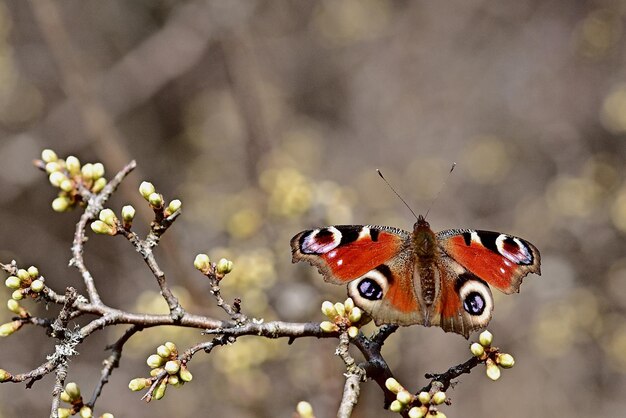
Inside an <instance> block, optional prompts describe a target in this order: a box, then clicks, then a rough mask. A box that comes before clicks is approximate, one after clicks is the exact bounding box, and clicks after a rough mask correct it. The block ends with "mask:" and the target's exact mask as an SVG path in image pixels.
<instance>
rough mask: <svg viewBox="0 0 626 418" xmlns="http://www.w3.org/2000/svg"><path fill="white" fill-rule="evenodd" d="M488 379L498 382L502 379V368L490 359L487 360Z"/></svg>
mask: <svg viewBox="0 0 626 418" xmlns="http://www.w3.org/2000/svg"><path fill="white" fill-rule="evenodd" d="M486 373H487V377H488V378H489V379H491V380H498V379H499V378H500V373H501V372H500V368H499V367H498V365H497V364H495V363H494V362H493V361H491V360H490V359H489V360H487V370H486Z"/></svg>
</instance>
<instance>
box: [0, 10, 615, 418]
mask: <svg viewBox="0 0 626 418" xmlns="http://www.w3.org/2000/svg"><path fill="white" fill-rule="evenodd" d="M625 19H626V2H624V1H602V0H589V1H577V2H567V4H565V3H564V2H560V1H539V0H518V1H506V2H502V1H493V0H458V1H450V2H426V1H420V2H418V1H400V0H397V1H395V0H343V1H331V0H326V1H282V0H278V1H267V0H265V1H263V0H259V1H255V0H246V1H239V0H238V1H234V0H231V1H220V0H215V1H194V0H188V1H174V0H160V1H141V0H137V1H133V2H128V1H121V0H116V1H113V0H111V1H107V2H102V1H96V0H71V1H70V0H68V1H58V2H54V3H53V2H50V1H47V0H46V1H43V0H41V1H32V2H24V1H2V2H0V132H1V139H0V165H1V167H2V168H1V169H0V191H1V193H0V216H1V217H2V218H1V219H2V222H0V260H1V261H2V262H5V263H6V262H9V261H10V260H12V259H15V260H17V262H18V264H19V265H20V266H26V267H27V266H29V265H31V264H35V265H36V266H38V267H39V270H40V272H41V273H42V274H43V275H44V276H45V277H46V280H47V283H48V284H49V285H51V286H52V287H53V288H55V289H56V290H57V291H59V292H62V289H64V287H65V286H67V285H69V284H71V285H74V286H77V287H78V288H79V289H81V290H82V289H83V287H82V281H81V280H80V277H79V275H78V272H77V271H76V270H75V269H70V268H68V267H67V263H68V260H69V258H70V255H69V249H70V245H71V240H72V236H73V229H74V224H75V223H76V221H77V220H78V217H79V212H78V211H73V212H68V213H62V214H58V213H55V212H53V211H52V209H51V207H50V203H51V201H52V199H54V197H55V196H56V192H55V190H54V189H53V188H52V187H51V186H50V185H49V184H48V182H47V179H46V178H45V176H44V175H43V174H42V173H41V172H39V171H38V170H36V169H35V168H34V167H33V166H32V164H31V161H32V159H34V158H38V157H39V155H40V153H41V150H42V149H43V148H52V149H54V150H56V151H57V153H59V155H60V156H61V157H65V156H67V155H75V156H77V157H78V158H79V159H80V160H81V162H96V161H102V162H103V163H104V164H105V166H106V168H107V174H106V176H107V177H108V178H110V177H111V176H112V175H113V174H114V173H115V172H116V171H117V170H119V169H120V168H121V167H122V166H123V165H124V164H126V163H127V162H128V161H129V160H131V159H136V160H137V161H138V169H137V170H136V171H135V172H134V173H133V175H132V176H130V177H129V178H128V179H127V181H126V182H125V183H124V184H123V187H122V188H121V189H120V190H119V191H118V193H117V194H116V195H115V196H114V198H113V199H112V200H111V204H110V206H111V207H112V208H113V209H114V210H116V211H119V209H120V208H121V206H122V205H124V204H127V203H132V204H134V205H135V206H136V207H137V209H138V213H139V214H140V217H139V218H138V219H137V220H136V221H135V227H136V229H137V230H138V231H140V232H145V231H146V230H147V225H148V223H149V221H150V214H151V212H150V210H149V208H148V207H147V205H146V204H145V201H143V200H142V199H141V197H140V196H139V194H138V193H137V188H138V186H139V183H140V182H141V181H142V180H150V181H152V182H153V183H154V184H155V185H156V186H157V190H158V191H159V192H161V193H163V194H164V195H165V197H166V199H168V200H169V199H173V198H179V199H181V200H182V202H183V215H182V217H180V218H179V220H178V221H177V222H176V224H175V225H174V227H173V228H171V229H170V230H169V231H168V232H167V234H166V235H165V237H164V239H163V241H162V245H161V246H160V247H159V249H158V251H157V256H158V258H159V260H160V263H161V266H162V267H163V269H164V270H165V272H166V274H167V275H168V278H169V281H170V283H171V284H172V285H173V286H174V287H175V293H176V294H177V295H178V296H179V298H180V299H181V300H182V301H183V304H184V306H185V307H186V308H187V309H188V310H189V311H192V312H194V313H198V314H204V315H211V316H214V317H219V318H225V316H224V314H223V312H222V311H221V310H219V309H218V308H217V307H216V306H215V303H214V300H213V299H212V298H211V296H210V295H209V294H208V283H206V281H203V276H201V275H200V274H198V273H197V272H196V271H195V270H194V269H193V265H192V262H193V259H194V256H195V254H197V253H199V252H208V253H209V254H210V255H211V256H212V257H213V258H214V259H217V258H220V257H228V258H231V259H232V260H233V261H234V263H235V269H234V271H233V273H232V274H231V275H229V276H228V277H227V280H225V281H224V283H223V295H224V296H225V297H226V298H227V299H229V300H232V299H233V298H234V297H241V298H242V300H243V309H244V311H245V312H246V313H247V314H249V315H251V316H254V317H258V318H264V319H265V320H266V321H269V320H276V319H281V320H285V321H321V320H323V316H322V314H321V313H320V311H319V307H320V305H321V303H322V301H324V300H325V299H330V300H333V301H338V300H343V299H344V298H345V289H344V288H342V287H340V286H332V285H330V284H326V283H324V282H323V280H322V279H321V277H320V276H319V274H317V272H316V269H314V268H311V267H309V266H308V265H304V264H302V265H300V264H298V265H292V264H291V253H290V247H289V240H290V238H291V237H292V236H293V235H294V234H296V233H297V232H299V231H300V230H303V229H307V228H311V227H315V226H320V225H327V224H340V223H356V224H383V225H391V226H397V227H401V228H404V229H409V230H410V228H411V227H412V224H413V222H414V219H413V217H412V216H411V214H410V213H409V212H408V211H407V210H406V208H405V207H404V206H403V205H402V203H401V202H400V201H399V200H398V199H397V198H396V197H395V196H394V195H393V194H392V193H391V191H390V190H389V189H388V188H387V186H386V185H385V184H384V183H383V182H381V181H380V179H379V178H378V176H377V175H376V172H375V169H376V168H380V169H382V171H383V172H384V173H385V175H386V177H387V179H388V180H389V181H390V182H391V183H392V184H393V185H394V186H395V187H396V188H397V189H398V190H399V191H400V193H401V194H402V195H403V196H404V198H405V199H406V200H407V201H408V202H409V204H410V205H411V206H412V207H413V208H414V210H415V211H416V212H418V213H424V212H425V211H426V210H427V209H428V208H429V207H431V205H432V209H431V210H430V214H429V221H430V223H431V226H432V227H433V229H434V230H436V231H439V230H443V229H448V228H480V229H487V230H495V231H502V232H507V233H511V234H515V235H518V236H521V237H523V238H525V239H527V240H529V241H531V242H532V243H534V244H535V245H536V246H537V247H538V248H539V249H540V251H541V255H542V273H543V274H542V277H537V276H530V277H527V278H526V279H525V283H524V285H523V286H522V291H521V293H520V294H515V295H512V296H504V295H502V294H494V296H495V297H496V302H495V305H496V307H495V313H494V318H493V320H492V322H491V324H490V327H489V328H490V330H491V331H493V333H494V335H495V345H498V346H500V347H502V348H503V349H504V351H506V352H510V353H512V354H513V355H514V356H515V358H516V366H515V368H513V369H511V370H507V371H505V372H504V373H503V375H502V377H501V379H500V380H499V381H497V382H492V381H490V380H489V379H487V377H486V376H485V375H484V368H483V367H479V368H476V369H475V370H474V371H473V372H472V374H470V375H464V376H462V377H461V378H460V379H459V381H460V384H459V385H458V386H456V387H454V389H451V390H450V391H449V392H448V395H449V396H450V398H451V399H452V401H453V404H452V405H451V406H450V407H446V408H444V409H443V411H444V412H445V413H446V414H447V416H449V417H486V416H505V417H528V416H571V417H583V416H591V415H593V416H621V415H623V413H624V411H625V410H626V398H624V396H623V394H624V393H625V391H626V375H625V373H626V312H625V309H626V252H625V249H626V240H625V234H626V173H625V172H624V162H625V160H626V144H625V142H624V141H625V135H626V66H625V65H624V64H625V61H626V33H625V27H624V23H625ZM453 162H456V163H457V164H458V165H457V168H456V170H455V171H454V174H452V175H451V176H450V177H448V171H449V168H450V166H451V164H452V163H453ZM446 179H447V182H446V183H445V185H444V182H445V181H446ZM439 190H441V194H440V196H439V198H438V199H437V200H435V201H434V203H433V198H434V196H435V195H436V194H437V192H438V191H439ZM90 237H91V239H90V240H89V242H88V243H87V245H86V262H87V264H88V267H89V268H90V269H91V270H92V272H93V274H94V276H95V277H96V282H97V284H98V286H99V289H100V292H101V294H102V296H103V299H104V302H105V303H107V304H108V305H110V306H114V307H118V308H121V309H126V310H131V311H134V312H165V311H166V305H165V303H164V302H163V301H162V300H161V299H160V297H159V296H158V288H157V286H156V283H155V280H154V278H153V277H152V276H151V275H150V273H149V271H148V269H147V267H146V266H145V265H144V264H143V261H142V260H141V259H140V258H139V257H138V256H137V254H136V253H135V252H134V250H133V249H132V248H131V246H130V245H129V244H128V243H127V242H126V241H125V240H124V239H123V238H119V237H115V238H111V237H106V236H93V234H91V232H90ZM2 292H4V293H3V294H4V297H5V298H6V299H8V298H9V297H10V292H9V290H8V289H6V288H5V289H4V290H3V291H2ZM496 293H497V292H496ZM0 299H1V298H0ZM25 305H26V307H27V308H29V309H30V310H31V311H33V312H34V313H38V314H39V315H45V314H46V311H45V307H43V306H38V305H35V304H34V303H32V302H31V303H26V304H25ZM55 312H56V308H55V307H50V312H49V313H48V314H49V315H53V314H54V313H55ZM10 317H11V313H10V312H9V311H7V310H5V311H4V312H3V313H2V314H1V317H0V322H7V321H9V320H10ZM122 331H123V329H122V328H121V327H120V328H119V329H117V328H116V329H106V330H104V331H100V332H99V333H96V334H94V335H93V336H92V337H91V338H89V339H88V340H87V341H86V342H85V343H84V344H82V345H81V346H79V347H78V350H79V352H80V356H78V357H76V358H74V359H73V361H72V363H71V367H70V373H69V376H68V380H69V381H76V382H78V383H79V384H80V386H81V388H82V390H83V392H84V393H86V394H88V396H90V393H91V391H92V390H93V388H94V386H95V384H96V382H97V380H98V379H99V376H100V368H101V361H102V360H103V359H104V358H105V357H106V356H107V355H108V353H107V352H105V351H104V350H103V348H104V346H105V345H106V344H109V343H111V342H113V341H115V339H116V338H117V337H118V336H119V335H120V334H121V332H122ZM370 331H371V330H370ZM205 338H206V337H203V336H201V335H200V333H199V332H198V331H197V330H178V329H174V328H171V329H170V328H168V329H166V328H159V329H152V330H146V331H143V332H142V333H141V334H139V335H137V336H136V337H135V338H134V339H133V340H131V342H130V343H129V344H128V345H127V346H126V350H125V355H124V357H123V359H122V367H121V368H120V369H118V370H116V371H115V372H114V374H113V376H112V378H111V381H110V383H109V384H108V385H107V386H106V387H105V390H104V393H103V396H102V398H101V399H100V400H99V401H98V403H97V405H96V413H97V415H98V416H99V415H100V414H102V413H104V412H111V413H113V414H114V415H115V416H117V417H123V416H154V417H166V416H232V417H274V416H277V417H278V416H281V417H290V416H291V414H292V413H293V411H294V410H295V406H296V404H297V402H298V401H300V400H307V401H309V402H311V404H312V405H313V407H314V410H315V412H316V414H317V416H318V417H328V416H334V415H335V414H336V409H337V406H338V404H339V401H340V398H341V391H342V387H343V382H344V378H343V375H342V373H343V371H344V366H343V363H342V362H341V360H340V359H339V358H337V357H335V356H334V355H333V354H334V348H335V346H336V341H335V340H323V341H319V340H315V339H299V340H297V341H295V342H294V344H293V345H291V346H288V345H287V341H286V340H277V341H270V340H263V339H258V338H250V337H249V338H241V339H240V340H238V341H237V343H236V344H235V345H233V346H230V347H226V348H219V349H216V350H215V351H214V352H213V353H212V354H211V355H208V356H207V355H204V354H197V355H196V356H195V357H194V359H193V361H192V363H190V370H191V371H192V373H193V374H194V381H193V382H191V383H190V384H188V385H186V386H185V387H184V388H183V389H181V390H175V389H168V393H167V395H166V396H165V398H164V399H163V400H161V401H155V402H152V403H150V404H144V402H142V401H140V397H141V394H138V393H133V392H130V391H129V390H128V389H127V384H128V382H129V380H130V379H132V378H134V377H138V376H146V375H147V373H148V367H147V366H146V364H145V359H146V357H147V356H148V355H149V354H151V353H153V352H154V350H155V348H156V347H157V346H158V345H159V344H161V343H163V342H164V341H167V340H172V341H175V342H176V343H177V344H178V346H179V347H181V348H187V347H189V346H190V345H193V344H194V343H196V342H199V341H202V340H204V339H205ZM474 338H475V336H474ZM53 351H54V345H53V341H51V340H49V339H47V338H46V337H45V335H43V333H42V331H41V329H35V328H32V327H27V328H24V329H22V330H20V332H19V333H17V334H15V335H13V336H12V337H11V338H6V339H3V340H2V341H0V352H1V353H2V355H1V356H0V357H1V360H0V366H1V367H2V368H5V369H8V370H9V371H11V372H24V371H27V370H31V369H33V368H35V367H37V366H39V365H40V364H41V363H42V362H43V361H44V359H45V355H47V354H50V353H52V352H53ZM383 354H384V355H385V357H386V359H387V360H388V362H389V363H390V365H391V367H392V370H394V372H395V373H396V376H397V377H398V379H399V380H400V382H401V383H403V384H404V385H405V386H406V387H407V388H409V389H411V390H413V391H415V390H417V389H419V388H421V387H422V386H423V385H424V384H425V383H426V380H425V379H424V377H423V375H424V373H426V372H443V371H444V370H446V369H447V368H448V367H450V366H453V365H456V364H459V363H461V362H463V361H465V360H466V359H468V358H469V356H470V353H469V350H468V343H467V342H466V341H465V340H464V339H463V338H462V337H460V336H458V335H454V334H445V333H444V332H443V331H442V330H440V329H435V328H424V327H419V326H414V327H409V328H403V329H401V330H399V331H398V332H397V333H395V334H394V335H393V336H391V337H390V338H389V340H388V342H387V344H386V345H385V348H384V351H383ZM53 381H54V380H53V377H47V378H45V379H43V380H42V381H39V382H37V383H36V384H35V385H34V387H33V389H31V390H25V389H24V386H23V385H13V384H5V385H2V386H1V387H0V416H2V417H13V416H47V415H48V413H49V405H50V391H51V388H52V385H53ZM362 389H363V390H362V394H361V398H360V402H359V404H358V407H357V408H356V411H355V413H354V416H355V417H379V416H389V417H391V416H394V415H393V414H392V413H390V412H387V411H383V410H382V403H383V401H382V399H383V398H382V393H381V391H380V389H379V388H378V387H377V386H376V385H375V384H374V383H371V382H370V383H367V384H364V385H363V387H362Z"/></svg>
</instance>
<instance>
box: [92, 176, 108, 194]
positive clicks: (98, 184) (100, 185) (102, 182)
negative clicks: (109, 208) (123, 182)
mask: <svg viewBox="0 0 626 418" xmlns="http://www.w3.org/2000/svg"><path fill="white" fill-rule="evenodd" d="M106 185H107V179H105V178H104V177H100V178H99V179H98V180H96V181H95V182H94V183H93V186H91V191H92V192H94V193H100V192H101V191H102V189H104V186H106Z"/></svg>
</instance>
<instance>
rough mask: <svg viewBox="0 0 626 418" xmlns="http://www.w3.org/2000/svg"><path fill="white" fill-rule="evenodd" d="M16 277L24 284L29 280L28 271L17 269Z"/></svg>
mask: <svg viewBox="0 0 626 418" xmlns="http://www.w3.org/2000/svg"><path fill="white" fill-rule="evenodd" d="M17 277H19V278H20V280H21V281H22V282H26V281H29V280H30V274H28V271H26V270H24V269H19V270H18V271H17Z"/></svg>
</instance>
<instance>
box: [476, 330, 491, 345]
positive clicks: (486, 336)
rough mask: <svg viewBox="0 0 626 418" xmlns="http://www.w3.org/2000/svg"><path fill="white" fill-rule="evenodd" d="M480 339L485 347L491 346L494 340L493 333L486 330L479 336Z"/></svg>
mask: <svg viewBox="0 0 626 418" xmlns="http://www.w3.org/2000/svg"><path fill="white" fill-rule="evenodd" d="M478 341H479V342H480V344H481V345H482V346H483V347H489V346H490V345H491V343H492V342H493V334H492V333H490V332H489V331H487V330H485V331H483V332H481V333H480V335H479V336H478Z"/></svg>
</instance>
